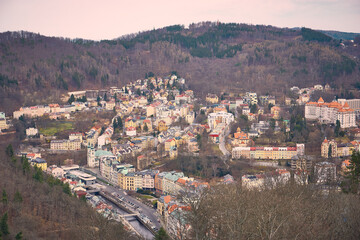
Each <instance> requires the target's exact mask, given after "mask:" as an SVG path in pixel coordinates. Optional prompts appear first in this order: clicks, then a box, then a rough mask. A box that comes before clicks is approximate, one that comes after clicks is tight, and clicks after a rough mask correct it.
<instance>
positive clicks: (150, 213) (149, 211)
mask: <svg viewBox="0 0 360 240" xmlns="http://www.w3.org/2000/svg"><path fill="white" fill-rule="evenodd" d="M85 169H86V170H87V171H86V172H88V171H91V172H92V173H93V174H94V175H96V176H97V177H99V176H101V175H100V174H99V170H98V169H93V168H85ZM97 183H99V184H101V185H102V186H103V187H104V188H103V189H102V190H103V191H106V192H107V193H109V194H111V195H113V193H117V194H118V195H119V198H121V197H124V199H123V201H124V202H125V203H127V204H129V203H133V204H134V205H136V206H138V207H139V209H137V210H136V211H139V210H140V213H142V214H144V215H145V216H147V217H148V218H149V219H150V220H151V222H152V223H153V224H154V225H155V227H156V228H157V229H160V227H161V225H160V223H159V221H158V220H159V214H158V213H157V212H156V210H155V209H154V208H152V207H149V206H147V205H145V204H143V203H142V202H140V201H138V200H137V199H135V198H133V197H131V196H129V195H127V193H126V192H125V191H124V190H123V189H120V188H119V187H113V186H110V185H107V184H105V183H103V182H101V181H97ZM128 206H129V207H131V208H130V209H131V210H133V211H134V209H133V207H132V206H131V205H130V204H129V205H128Z"/></svg>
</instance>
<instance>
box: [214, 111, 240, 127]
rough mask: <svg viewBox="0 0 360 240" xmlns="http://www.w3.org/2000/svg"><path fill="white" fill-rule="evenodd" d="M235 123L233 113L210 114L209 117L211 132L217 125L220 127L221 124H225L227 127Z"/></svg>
mask: <svg viewBox="0 0 360 240" xmlns="http://www.w3.org/2000/svg"><path fill="white" fill-rule="evenodd" d="M233 121H234V115H233V114H232V113H227V112H217V113H210V114H209V116H208V124H209V127H210V130H213V129H215V127H216V125H218V124H219V123H224V124H225V125H229V124H230V123H231V122H233Z"/></svg>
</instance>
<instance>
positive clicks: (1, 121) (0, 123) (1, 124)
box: [0, 112, 8, 131]
mask: <svg viewBox="0 0 360 240" xmlns="http://www.w3.org/2000/svg"><path fill="white" fill-rule="evenodd" d="M7 128H8V126H7V124H6V117H5V113H3V112H0V131H1V130H2V129H7Z"/></svg>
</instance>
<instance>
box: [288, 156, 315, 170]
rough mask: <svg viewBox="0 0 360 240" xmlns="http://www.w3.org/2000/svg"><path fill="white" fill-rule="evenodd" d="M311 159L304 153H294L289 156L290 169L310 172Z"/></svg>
mask: <svg viewBox="0 0 360 240" xmlns="http://www.w3.org/2000/svg"><path fill="white" fill-rule="evenodd" d="M312 161H313V159H312V158H311V157H310V156H306V155H295V156H294V157H292V158H291V170H293V171H296V170H303V171H307V172H310V170H311V166H312Z"/></svg>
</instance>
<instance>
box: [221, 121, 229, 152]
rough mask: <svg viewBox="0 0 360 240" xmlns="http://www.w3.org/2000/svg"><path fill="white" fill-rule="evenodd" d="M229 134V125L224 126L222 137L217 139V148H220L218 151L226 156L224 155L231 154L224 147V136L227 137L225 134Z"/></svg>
mask: <svg viewBox="0 0 360 240" xmlns="http://www.w3.org/2000/svg"><path fill="white" fill-rule="evenodd" d="M229 134H230V127H229V126H227V127H226V129H225V133H224V134H223V136H222V137H220V139H219V141H220V142H219V149H220V151H221V152H222V153H223V154H224V155H225V156H226V157H228V156H230V155H231V154H230V152H229V151H228V150H227V149H226V147H225V144H226V138H227V136H228V135H229Z"/></svg>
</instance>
